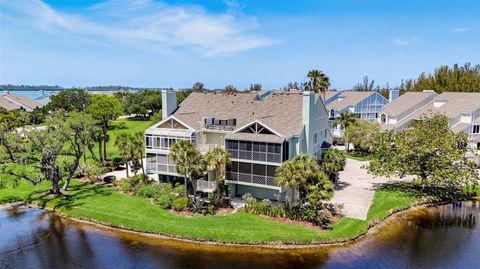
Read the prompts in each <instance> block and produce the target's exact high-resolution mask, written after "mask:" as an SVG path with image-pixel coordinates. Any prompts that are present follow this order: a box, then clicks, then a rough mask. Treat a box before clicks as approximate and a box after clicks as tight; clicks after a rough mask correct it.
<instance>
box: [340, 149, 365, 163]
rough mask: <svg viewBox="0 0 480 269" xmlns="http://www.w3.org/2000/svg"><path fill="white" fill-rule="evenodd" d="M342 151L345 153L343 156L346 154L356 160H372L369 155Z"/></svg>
mask: <svg viewBox="0 0 480 269" xmlns="http://www.w3.org/2000/svg"><path fill="white" fill-rule="evenodd" d="M342 153H343V156H345V157H346V158H350V159H354V160H357V161H369V160H370V158H369V157H368V156H358V155H355V154H353V153H352V152H346V151H342Z"/></svg>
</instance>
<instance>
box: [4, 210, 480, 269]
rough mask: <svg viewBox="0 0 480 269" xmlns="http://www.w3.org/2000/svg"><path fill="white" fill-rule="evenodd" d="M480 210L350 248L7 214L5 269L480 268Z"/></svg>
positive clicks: (413, 223) (406, 218)
mask: <svg viewBox="0 0 480 269" xmlns="http://www.w3.org/2000/svg"><path fill="white" fill-rule="evenodd" d="M479 217H480V206H479V203H478V202H465V203H460V204H455V205H445V206H440V207H435V208H428V209H421V210H416V211H413V212H409V213H408V214H402V215H400V216H399V217H398V218H395V219H392V220H390V221H389V222H388V223H387V224H385V226H384V227H382V229H381V231H380V232H377V233H375V234H374V235H372V236H368V237H367V238H365V239H364V240H361V241H359V242H356V243H353V244H350V245H349V246H344V247H335V248H333V247H318V248H310V249H306V250H294V249H287V250H284V249H279V250H271V249H262V248H254V249H251V248H246V247H236V246H228V247H218V246H213V245H203V244H191V243H185V242H177V241H173V240H164V239H159V238H153V237H144V236H140V235H137V234H132V233H125V232H118V231H114V230H110V229H100V228H98V227H96V226H91V225H86V224H81V223H77V222H74V221H70V220H67V219H63V218H60V217H58V216H56V215H54V214H51V213H49V212H47V211H43V210H40V209H26V208H15V209H10V208H9V209H0V267H1V268H196V269H197V268H392V267H393V268H399V267H400V268H402V267H403V268H405V267H408V268H479V267H480V260H479V259H478V254H479V253H480V244H478V242H480V228H479V225H478V224H477V219H478V218H479Z"/></svg>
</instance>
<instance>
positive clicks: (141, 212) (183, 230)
mask: <svg viewBox="0 0 480 269" xmlns="http://www.w3.org/2000/svg"><path fill="white" fill-rule="evenodd" d="M48 188H49V185H48V184H47V183H43V184H42V185H39V186H32V185H30V184H29V183H26V182H23V183H21V184H20V185H19V186H18V187H17V188H14V187H13V186H12V185H9V184H7V185H6V186H5V187H4V188H3V189H0V203H2V202H3V203H5V202H13V201H21V200H28V199H29V198H30V199H33V200H34V201H35V202H37V203H39V204H41V205H46V207H48V208H51V209H55V210H57V211H60V212H62V213H63V214H65V215H67V216H70V217H77V218H81V219H90V220H95V221H97V222H100V223H104V224H108V225H113V226H116V227H123V228H128V229H133V230H137V231H145V232H152V233H159V234H166V235H172V236H176V237H182V238H189V239H196V240H214V241H219V242H235V243H269V242H284V243H309V242H327V241H335V240H342V239H348V238H352V237H355V236H357V235H359V234H361V233H363V232H365V231H366V230H367V228H368V225H369V223H370V221H372V220H375V219H383V218H384V217H385V216H387V215H388V214H389V212H391V210H395V209H399V208H407V207H409V206H410V204H411V203H413V202H415V201H417V200H418V199H419V198H417V197H416V196H415V195H413V194H410V193H407V192H403V191H400V190H394V189H382V190H377V192H376V193H375V197H374V200H373V204H372V206H371V208H370V210H369V212H368V220H366V221H362V220H356V219H351V218H347V217H344V218H342V219H341V220H339V221H338V222H336V223H335V224H333V225H332V227H331V229H328V230H320V229H312V228H307V227H304V226H301V225H292V224H286V223H281V222H276V221H273V220H269V219H266V218H263V217H261V216H256V215H252V214H247V213H243V212H240V213H234V214H230V215H225V216H194V217H184V216H177V215H174V214H172V213H170V212H169V211H166V210H163V209H161V208H159V207H158V206H155V205H152V204H151V203H150V202H149V201H148V200H147V199H144V198H140V197H135V196H128V195H124V194H121V193H118V192H116V191H114V190H113V189H111V188H106V187H101V186H95V185H90V184H83V183H79V182H74V183H73V185H72V188H71V190H70V193H69V194H68V195H64V196H61V197H58V198H52V197H45V196H43V192H42V191H45V190H47V189H48Z"/></svg>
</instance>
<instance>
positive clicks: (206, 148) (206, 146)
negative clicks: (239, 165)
mask: <svg viewBox="0 0 480 269" xmlns="http://www.w3.org/2000/svg"><path fill="white" fill-rule="evenodd" d="M197 147H198V150H200V152H201V153H207V152H208V151H209V150H211V149H214V148H216V147H220V148H225V146H223V145H218V144H198V145H197Z"/></svg>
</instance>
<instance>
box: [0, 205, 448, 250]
mask: <svg viewBox="0 0 480 269" xmlns="http://www.w3.org/2000/svg"><path fill="white" fill-rule="evenodd" d="M448 203H451V202H443V203H432V202H427V203H421V204H416V205H413V206H412V207H409V208H405V209H400V210H396V211H393V212H391V213H390V214H389V215H388V216H387V217H385V218H384V219H383V220H381V221H378V222H372V223H371V224H370V225H369V227H368V229H367V230H366V231H365V232H363V233H361V234H358V235H357V236H355V237H352V238H347V239H342V240H334V241H325V242H311V243H306V244H296V243H280V242H271V243H233V242H219V241H214V240H196V239H189V238H184V237H179V236H174V235H168V234H159V233H153V232H148V231H138V230H133V229H130V228H126V227H122V226H117V225H111V224H107V223H102V222H99V221H96V220H93V219H86V218H78V217H70V216H67V215H65V214H63V213H61V212H58V211H55V210H51V209H49V208H42V207H38V206H37V205H35V204H26V203H23V202H16V203H7V204H0V208H8V207H18V206H26V207H29V208H41V209H44V210H48V211H49V212H52V213H54V214H56V215H58V216H60V217H62V218H65V219H68V220H71V221H74V222H78V223H83V224H87V225H92V226H96V227H99V228H101V229H104V230H109V231H112V232H115V231H117V232H125V233H130V234H134V235H139V236H144V237H149V238H157V239H162V240H168V241H177V242H182V243H190V244H196V245H209V246H218V247H222V246H225V247H245V248H263V249H278V250H281V249H312V248H322V247H341V246H345V245H347V244H351V243H354V242H356V241H358V240H361V239H363V238H365V237H367V236H369V235H372V234H374V233H376V232H378V231H380V230H381V228H382V226H384V224H386V223H387V222H389V221H390V220H392V219H394V218H396V217H397V216H398V215H401V214H404V213H407V212H409V211H415V210H418V209H422V208H427V207H432V206H439V205H443V204H448Z"/></svg>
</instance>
